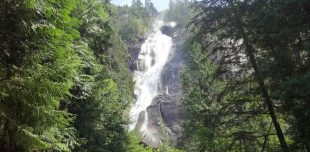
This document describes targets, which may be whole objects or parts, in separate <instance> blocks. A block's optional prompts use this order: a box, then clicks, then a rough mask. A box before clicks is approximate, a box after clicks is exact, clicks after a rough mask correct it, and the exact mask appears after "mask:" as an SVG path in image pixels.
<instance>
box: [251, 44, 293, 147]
mask: <svg viewBox="0 0 310 152" xmlns="http://www.w3.org/2000/svg"><path fill="white" fill-rule="evenodd" d="M245 44H246V53H247V56H248V57H249V59H250V64H251V65H252V67H253V69H254V72H255V73H254V76H255V79H256V81H257V83H258V84H259V88H260V92H261V95H262V97H263V100H264V102H265V104H266V105H267V108H268V111H269V113H270V117H271V119H272V123H273V126H274V128H275V130H276V133H277V136H278V139H279V142H280V145H281V148H282V150H283V151H284V152H289V149H288V146H287V144H286V141H285V138H284V135H283V132H282V129H281V126H280V124H279V122H278V119H277V116H276V113H275V110H274V107H273V102H272V101H271V99H270V96H269V93H268V91H267V88H266V85H265V82H264V78H263V77H262V76H261V73H260V71H259V69H258V66H257V63H256V59H255V56H254V50H253V49H252V46H250V45H248V44H247V42H245Z"/></svg>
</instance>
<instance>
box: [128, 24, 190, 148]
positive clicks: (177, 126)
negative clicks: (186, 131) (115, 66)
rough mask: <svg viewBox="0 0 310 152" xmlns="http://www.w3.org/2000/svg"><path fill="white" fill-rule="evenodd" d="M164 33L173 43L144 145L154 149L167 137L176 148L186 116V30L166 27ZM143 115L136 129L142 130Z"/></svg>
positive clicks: (136, 52)
mask: <svg viewBox="0 0 310 152" xmlns="http://www.w3.org/2000/svg"><path fill="white" fill-rule="evenodd" d="M161 31H162V33H163V34H166V35H168V36H170V37H172V38H173V42H174V43H173V47H172V51H171V53H170V55H169V61H168V62H167V63H166V65H165V66H164V70H163V72H162V76H161V87H160V93H159V95H157V96H156V97H155V98H154V99H153V101H152V104H151V105H150V106H149V107H147V110H146V111H147V114H148V121H147V128H148V135H144V137H143V143H145V144H147V145H149V146H152V147H154V148H156V147H158V146H160V144H162V142H163V141H164V140H166V139H165V138H168V140H169V141H170V143H171V144H172V145H174V146H177V145H178V144H179V143H180V141H179V139H180V137H181V136H182V123H183V121H184V117H185V110H184V108H183V107H182V104H181V97H182V94H181V86H180V72H181V70H182V67H183V65H184V60H185V56H184V50H183V47H182V45H183V40H182V33H183V32H182V31H183V28H181V27H178V26H170V25H167V26H163V27H162V28H161ZM140 46H141V45H140ZM138 47H139V45H137V46H136V47H135V48H134V49H131V51H132V52H131V54H132V59H133V60H134V59H137V56H138V55H139V49H137V48H138ZM131 69H132V70H135V62H132V63H131ZM144 116H145V112H141V113H140V115H139V119H138V123H137V125H136V128H139V127H141V125H142V122H141V121H142V120H143V118H144ZM140 120H141V121H140Z"/></svg>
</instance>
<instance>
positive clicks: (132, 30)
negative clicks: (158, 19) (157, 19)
mask: <svg viewBox="0 0 310 152" xmlns="http://www.w3.org/2000/svg"><path fill="white" fill-rule="evenodd" d="M145 3H146V4H145V6H143V3H142V2H141V0H133V1H132V5H131V6H127V5H125V6H118V7H116V8H114V13H115V18H114V24H115V25H116V26H117V28H118V29H119V31H118V32H119V34H120V36H121V37H122V39H123V40H124V41H125V42H126V43H136V42H138V41H139V40H140V39H142V38H144V37H145V34H146V33H147V32H148V31H149V29H150V27H151V25H152V18H153V17H154V16H156V15H157V10H156V9H155V8H154V5H153V3H152V2H150V1H146V2H145Z"/></svg>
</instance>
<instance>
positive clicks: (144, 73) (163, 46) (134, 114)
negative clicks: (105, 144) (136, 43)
mask: <svg viewBox="0 0 310 152" xmlns="http://www.w3.org/2000/svg"><path fill="white" fill-rule="evenodd" d="M163 24H164V23H163V22H162V21H155V23H154V26H153V32H152V33H151V34H150V35H149V36H148V38H147V39H146V41H145V42H144V44H143V45H142V46H141V51H140V54H139V57H138V60H137V71H135V72H134V81H135V90H134V94H135V95H136V101H135V103H134V105H133V107H132V109H131V110H130V118H131V124H130V125H129V130H130V131H131V130H133V129H134V128H135V127H136V124H137V122H138V117H139V114H140V113H141V112H145V117H144V120H143V124H142V127H140V128H138V129H139V130H140V132H141V133H143V134H147V121H148V114H147V111H146V109H147V107H148V106H150V105H151V104H152V100H153V99H154V98H155V97H156V96H157V95H158V94H159V92H160V91H159V90H160V88H161V84H160V82H161V73H162V70H163V67H164V65H165V64H166V62H167V61H168V57H169V54H170V51H171V48H172V38H171V37H169V36H167V35H164V34H162V32H161V31H160V27H161V26H163Z"/></svg>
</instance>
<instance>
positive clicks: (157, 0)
mask: <svg viewBox="0 0 310 152" xmlns="http://www.w3.org/2000/svg"><path fill="white" fill-rule="evenodd" d="M131 1H132V0H112V3H113V4H116V5H125V4H130V3H131ZM141 1H142V2H143V3H144V0H141ZM152 2H153V3H154V5H155V7H156V9H157V10H159V11H162V10H165V9H167V8H168V5H169V0H152Z"/></svg>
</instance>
